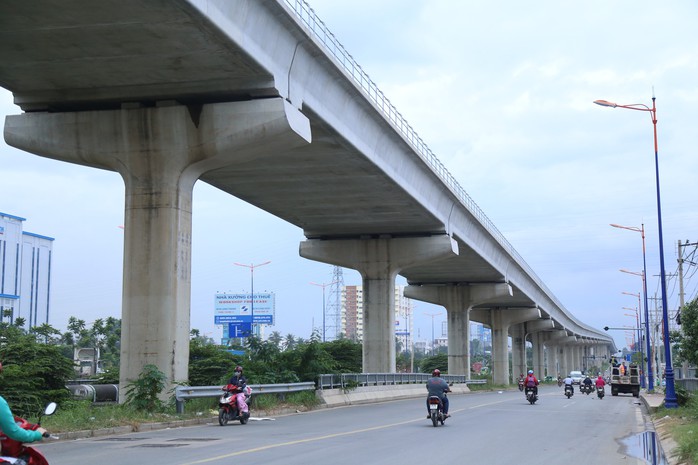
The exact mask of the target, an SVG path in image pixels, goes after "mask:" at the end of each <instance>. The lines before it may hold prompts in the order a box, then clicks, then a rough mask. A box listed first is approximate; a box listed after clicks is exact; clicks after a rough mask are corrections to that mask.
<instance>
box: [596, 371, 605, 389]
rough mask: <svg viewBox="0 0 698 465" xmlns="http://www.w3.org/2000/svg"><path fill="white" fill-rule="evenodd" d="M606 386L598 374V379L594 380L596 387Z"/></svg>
mask: <svg viewBox="0 0 698 465" xmlns="http://www.w3.org/2000/svg"><path fill="white" fill-rule="evenodd" d="M605 385H606V381H604V380H603V376H601V373H599V377H598V378H596V387H604V386H605Z"/></svg>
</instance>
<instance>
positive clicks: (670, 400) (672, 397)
mask: <svg viewBox="0 0 698 465" xmlns="http://www.w3.org/2000/svg"><path fill="white" fill-rule="evenodd" d="M594 103H596V104H597V105H601V106H604V107H611V108H625V109H628V110H638V111H646V112H649V114H650V118H651V119H652V126H653V133H654V172H655V182H656V184H657V226H658V230H659V270H660V273H659V275H660V283H661V289H662V316H663V324H662V333H663V336H664V357H665V359H666V371H665V379H666V389H665V391H664V407H666V408H677V407H678V406H679V403H678V399H677V397H676V390H675V388H674V369H673V368H672V366H671V345H670V343H669V305H668V303H667V295H666V272H665V271H664V236H663V234H662V201H661V195H660V189H659V148H658V144H657V106H656V97H655V96H654V92H653V93H652V108H649V107H648V106H647V105H644V104H631V105H618V104H616V103H612V102H608V101H606V100H595V101H594Z"/></svg>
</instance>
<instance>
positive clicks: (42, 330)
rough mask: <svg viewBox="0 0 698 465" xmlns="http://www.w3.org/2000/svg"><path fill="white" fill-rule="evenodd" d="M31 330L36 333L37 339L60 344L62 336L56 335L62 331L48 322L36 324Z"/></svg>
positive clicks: (45, 342) (46, 342)
mask: <svg viewBox="0 0 698 465" xmlns="http://www.w3.org/2000/svg"><path fill="white" fill-rule="evenodd" d="M29 332H30V333H33V334H35V335H36V337H37V339H38V340H39V341H41V342H43V343H44V344H58V343H59V342H60V337H56V336H60V335H61V332H60V331H58V330H57V329H56V328H54V327H53V326H51V325H50V324H48V323H43V324H42V325H40V326H34V327H33V328H31V329H30V330H29Z"/></svg>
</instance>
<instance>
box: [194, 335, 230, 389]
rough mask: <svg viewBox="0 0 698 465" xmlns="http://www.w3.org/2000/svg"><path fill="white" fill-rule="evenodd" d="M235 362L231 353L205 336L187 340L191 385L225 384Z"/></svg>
mask: <svg viewBox="0 0 698 465" xmlns="http://www.w3.org/2000/svg"><path fill="white" fill-rule="evenodd" d="M236 364H237V362H236V360H235V359H234V357H233V355H232V354H231V353H230V352H228V351H227V350H225V348H223V347H221V346H217V345H214V344H210V343H208V341H207V340H206V339H205V338H201V337H194V338H193V339H191V340H190V341H189V383H190V384H191V385H192V386H213V385H216V384H226V383H227V382H228V378H229V377H230V376H229V373H230V372H232V370H233V368H234V367H235V365H236Z"/></svg>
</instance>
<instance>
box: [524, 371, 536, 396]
mask: <svg viewBox="0 0 698 465" xmlns="http://www.w3.org/2000/svg"><path fill="white" fill-rule="evenodd" d="M524 386H526V388H527V389H528V388H533V393H534V394H535V395H538V379H537V378H536V377H535V376H534V375H533V370H528V376H526V379H525V380H524Z"/></svg>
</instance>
